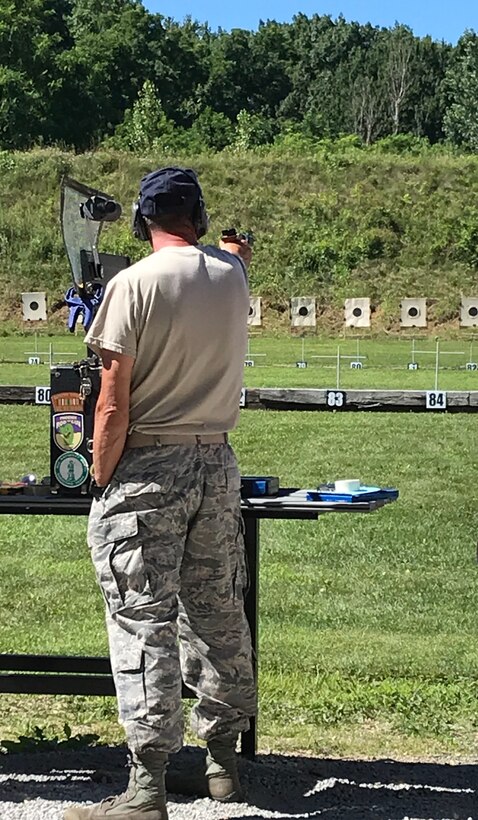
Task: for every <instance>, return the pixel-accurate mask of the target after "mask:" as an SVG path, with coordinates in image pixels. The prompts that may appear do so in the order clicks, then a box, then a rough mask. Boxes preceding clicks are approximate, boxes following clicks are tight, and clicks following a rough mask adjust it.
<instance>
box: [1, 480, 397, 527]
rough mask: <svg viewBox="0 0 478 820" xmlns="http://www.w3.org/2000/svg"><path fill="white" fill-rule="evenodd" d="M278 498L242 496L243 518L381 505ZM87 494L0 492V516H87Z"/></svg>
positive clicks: (292, 495)
mask: <svg viewBox="0 0 478 820" xmlns="http://www.w3.org/2000/svg"><path fill="white" fill-rule="evenodd" d="M281 493H282V494H281V495H280V496H278V497H261V498H243V499H242V501H241V510H242V513H243V515H244V517H245V518H295V519H300V518H303V519H307V518H308V519H314V518H318V517H319V515H323V514H324V513H331V512H341V513H343V512H353V513H364V512H373V511H374V510H376V509H378V508H379V507H383V506H384V505H385V504H386V503H388V502H387V501H385V500H378V501H360V502H353V503H350V502H346V501H307V498H306V493H307V490H297V489H291V490H282V491H281ZM91 501H92V499H91V496H89V495H80V496H69V495H58V494H53V493H51V492H50V489H49V487H46V486H42V487H40V486H39V487H35V488H34V489H33V488H32V489H30V490H28V491H27V492H25V493H17V494H15V495H0V515H2V514H3V515H88V514H89V512H90V507H91Z"/></svg>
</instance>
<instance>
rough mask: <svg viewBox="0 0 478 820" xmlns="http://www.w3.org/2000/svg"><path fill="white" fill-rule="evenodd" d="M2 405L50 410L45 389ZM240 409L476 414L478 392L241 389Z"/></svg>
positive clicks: (3, 397) (2, 389)
mask: <svg viewBox="0 0 478 820" xmlns="http://www.w3.org/2000/svg"><path fill="white" fill-rule="evenodd" d="M1 404H20V405H21V404H24V405H28V404H30V405H31V404H33V405H41V406H49V404H50V395H49V388H48V387H30V386H24V385H5V386H0V405H1ZM240 406H241V407H243V408H245V409H247V410H309V411H312V410H327V411H339V412H345V411H357V410H367V411H380V412H384V411H393V412H430V411H431V412H437V411H441V412H443V411H448V412H452V413H453V412H454V413H476V412H478V390H462V391H461V390H448V391H444V390H337V389H313V388H310V389H308V388H288V389H280V388H271V387H256V388H244V389H243V390H242V394H241V400H240Z"/></svg>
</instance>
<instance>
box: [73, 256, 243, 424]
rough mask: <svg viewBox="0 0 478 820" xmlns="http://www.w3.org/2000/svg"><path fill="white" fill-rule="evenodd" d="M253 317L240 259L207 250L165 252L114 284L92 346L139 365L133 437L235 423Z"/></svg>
mask: <svg viewBox="0 0 478 820" xmlns="http://www.w3.org/2000/svg"><path fill="white" fill-rule="evenodd" d="M248 313H249V293H248V286H247V277H246V272H245V269H244V267H243V264H242V262H241V261H240V260H239V259H238V258H237V257H235V256H233V255H232V254H230V253H228V252H227V251H222V250H219V249H218V248H215V247H213V246H210V245H205V246H204V245H198V246H193V245H188V246H184V247H167V248H162V249H161V250H160V251H157V252H156V253H152V254H151V255H150V256H147V257H146V258H145V259H142V260H141V261H140V262H137V263H136V264H135V265H132V266H131V267H130V268H126V269H125V270H123V271H121V273H119V274H118V275H117V276H115V277H114V279H112V280H111V282H110V283H109V285H108V286H107V288H106V293H105V297H104V299H103V303H102V305H101V307H100V309H99V311H98V314H97V315H96V317H95V319H94V321H93V324H92V326H91V328H90V330H89V332H88V334H87V336H86V339H85V341H86V344H87V345H88V346H89V347H90V348H91V349H92V350H94V351H95V352H97V353H98V352H99V351H100V350H101V348H105V349H107V350H112V351H114V352H116V353H126V354H128V355H129V356H134V357H135V359H136V361H135V363H134V366H133V373H132V382H131V395H130V428H129V430H130V432H132V431H133V430H137V431H139V432H141V433H147V434H152V435H154V434H157V433H166V432H168V433H177V434H179V433H194V434H196V435H198V434H200V433H223V432H227V431H228V430H231V429H232V428H233V427H234V426H235V425H236V424H237V420H238V415H239V399H240V393H241V387H242V379H243V367H244V357H245V354H246V348H247V317H248Z"/></svg>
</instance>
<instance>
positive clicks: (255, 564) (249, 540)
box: [241, 516, 259, 759]
mask: <svg viewBox="0 0 478 820" xmlns="http://www.w3.org/2000/svg"><path fill="white" fill-rule="evenodd" d="M244 541H245V547H246V556H247V563H248V568H249V589H248V590H247V594H246V597H245V601H244V609H245V612H246V616H247V620H248V621H249V626H250V630H251V639H252V663H253V667H254V677H255V680H256V688H257V665H258V658H257V647H258V632H259V630H258V594H259V519H258V518H255V517H254V518H253V517H252V516H251V517H249V516H247V517H246V516H244ZM256 749H257V718H255V717H252V718H251V725H250V728H249V730H248V731H247V732H243V733H242V735H241V755H243V756H244V757H248V758H251V759H253V758H254V757H255V754H256Z"/></svg>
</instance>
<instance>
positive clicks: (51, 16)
mask: <svg viewBox="0 0 478 820" xmlns="http://www.w3.org/2000/svg"><path fill="white" fill-rule="evenodd" d="M477 94H478V38H477V35H476V34H475V33H474V32H472V31H467V32H465V33H464V34H463V36H462V37H461V39H460V40H459V42H458V44H457V45H456V46H455V47H452V46H451V45H449V44H447V43H445V42H443V41H442V42H438V41H434V40H432V39H431V38H430V37H424V38H418V37H415V36H414V34H413V32H412V31H411V30H410V29H409V28H408V27H406V26H403V25H399V24H397V25H395V26H394V27H393V28H388V29H387V28H379V27H376V26H372V25H370V24H367V25H361V24H359V23H355V22H347V21H346V20H345V19H344V18H343V17H339V18H337V19H335V20H334V19H332V17H330V16H320V15H316V14H315V15H313V16H311V17H307V16H306V15H304V14H298V15H296V16H295V17H294V18H293V20H292V22H290V23H277V22H275V21H273V20H268V21H267V22H263V23H261V24H260V25H259V28H258V29H257V31H248V30H245V29H232V31H230V32H226V31H223V30H221V29H218V30H216V31H214V30H212V29H211V28H210V27H209V26H208V25H204V24H202V23H200V22H197V21H195V20H192V19H190V18H186V19H185V20H184V21H183V22H181V23H179V22H177V21H175V20H173V19H171V18H167V17H164V16H163V15H161V14H152V13H150V12H149V11H148V10H147V9H146V8H145V7H144V6H143V4H142V3H141V2H140V0H0V148H2V149H4V150H9V149H24V148H29V147H31V146H32V145H42V144H43V145H52V144H57V145H62V146H65V147H71V148H74V149H76V150H85V149H88V148H91V147H94V146H97V145H98V144H100V143H102V142H104V141H105V140H107V141H108V140H109V141H110V142H111V143H112V145H113V146H114V147H120V148H127V149H133V150H136V149H141V148H145V147H146V148H147V147H151V146H154V145H160V146H163V147H167V148H168V149H169V148H171V149H184V150H196V149H197V148H198V147H201V148H202V149H210V150H221V149H223V148H224V147H225V146H228V145H234V144H237V145H238V146H240V147H242V148H244V147H255V146H257V145H262V144H270V143H275V142H280V141H281V140H286V141H287V140H288V141H289V142H290V141H291V140H293V139H294V138H297V137H299V138H303V139H309V140H316V139H324V138H331V139H334V138H337V137H339V136H343V135H356V136H357V138H358V139H360V140H361V141H362V142H363V143H364V144H365V145H369V144H371V143H374V142H375V141H377V140H379V139H383V138H386V137H389V136H397V135H408V136H409V137H410V138H426V139H427V140H428V141H429V142H430V143H432V144H434V143H437V142H441V141H444V140H447V141H449V142H450V143H451V144H452V145H456V146H459V147H461V148H464V149H465V150H472V151H474V150H476V148H477V147H478V126H477V118H476V116H475V111H476V99H477Z"/></svg>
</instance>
